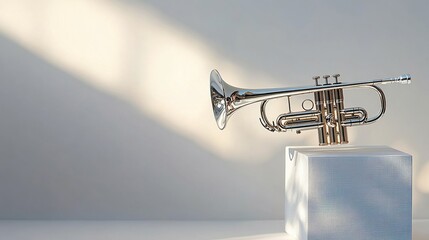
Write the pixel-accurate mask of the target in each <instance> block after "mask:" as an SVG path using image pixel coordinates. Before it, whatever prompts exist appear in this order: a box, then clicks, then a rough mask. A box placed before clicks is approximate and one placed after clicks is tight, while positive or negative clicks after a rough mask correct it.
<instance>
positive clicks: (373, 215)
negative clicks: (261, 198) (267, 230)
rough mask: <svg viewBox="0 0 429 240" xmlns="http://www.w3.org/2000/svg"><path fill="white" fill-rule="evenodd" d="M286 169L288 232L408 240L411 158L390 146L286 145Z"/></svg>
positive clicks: (308, 237)
mask: <svg viewBox="0 0 429 240" xmlns="http://www.w3.org/2000/svg"><path fill="white" fill-rule="evenodd" d="M285 165H286V171H285V173H286V183H285V190H286V198H285V199H286V205H285V218H286V219H285V220H286V222H285V230H286V232H287V233H288V234H290V235H292V236H295V237H297V238H298V239H299V240H331V239H332V240H334V239H335V240H344V239H347V240H354V239H356V240H362V239H374V240H381V239H386V240H396V239H397V240H411V234H412V232H411V223H412V222H411V221H412V179H411V176H412V158H411V155H409V154H406V153H403V152H400V151H397V150H395V149H392V148H389V147H287V148H286V164H285Z"/></svg>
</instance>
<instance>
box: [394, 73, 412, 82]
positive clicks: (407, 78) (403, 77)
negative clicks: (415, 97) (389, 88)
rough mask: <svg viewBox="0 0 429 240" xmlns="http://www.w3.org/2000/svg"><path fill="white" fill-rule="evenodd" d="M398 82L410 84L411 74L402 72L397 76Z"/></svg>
mask: <svg viewBox="0 0 429 240" xmlns="http://www.w3.org/2000/svg"><path fill="white" fill-rule="evenodd" d="M397 81H398V82H400V83H402V84H410V83H411V75H410V74H403V75H401V76H399V77H398V80H397Z"/></svg>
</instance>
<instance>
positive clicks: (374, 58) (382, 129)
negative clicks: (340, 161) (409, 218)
mask: <svg viewBox="0 0 429 240" xmlns="http://www.w3.org/2000/svg"><path fill="white" fill-rule="evenodd" d="M428 7H429V4H427V3H426V2H425V1H377V2H374V1H367V2H366V3H357V2H354V3H351V2H343V1H323V2H319V1H314V2H306V3H305V4H304V3H299V2H298V1H296V2H290V1H288V2H280V1H279V2H273V1H270V2H267V1H264V2H259V3H253V2H249V1H234V2H228V1H210V2H208V1H204V2H193V1H187V2H184V1H181V2H180V3H179V2H178V1H131V0H130V1H113V0H110V1H108V0H106V1H101V0H100V1H91V2H88V1H83V0H82V1H80V0H78V1H48V0H45V1H43V0H41V1H26V0H18V1H16V0H15V1H12V0H2V1H0V53H1V54H0V110H1V113H2V114H1V117H0V192H1V198H0V218H2V219H10V218H13V219H36V218H43V219H273V218H277V219H280V218H282V217H283V216H282V214H283V193H282V191H283V174H284V170H283V167H284V164H283V154H284V146H289V145H315V144H317V142H316V138H317V136H316V132H305V133H303V134H301V135H296V134H294V133H286V134H274V133H270V132H268V131H266V130H264V129H263V128H262V127H260V126H259V121H258V117H259V116H258V106H257V105H255V106H252V107H250V106H249V107H248V108H247V110H241V111H239V112H237V113H236V114H235V116H233V117H232V118H231V121H230V122H229V123H228V126H227V128H226V129H225V130H224V131H222V132H221V131H219V130H218V129H217V127H216V125H215V122H214V120H213V117H212V113H211V108H210V99H209V91H208V82H209V73H210V70H211V69H212V68H217V69H218V70H219V71H220V72H221V74H222V76H223V77H224V78H225V80H226V81H228V82H229V83H230V84H233V85H236V86H240V87H249V88H260V87H283V86H303V85H311V84H312V83H313V82H312V80H311V77H312V76H313V75H324V74H334V73H340V74H341V75H342V77H341V79H342V80H344V81H358V80H370V79H374V78H381V77H392V76H397V75H399V74H402V73H410V74H411V75H412V77H413V83H412V84H411V85H407V86H403V85H387V86H383V89H384V90H385V93H386V96H387V100H388V109H387V113H386V115H385V117H384V118H382V119H381V120H380V121H378V122H377V123H375V124H373V125H370V126H366V127H358V128H352V129H350V130H349V134H350V140H351V142H352V143H353V144H355V145H389V146H392V147H394V148H397V149H399V150H402V151H405V152H408V153H410V154H412V155H413V156H414V186H415V188H414V189H415V191H414V217H415V218H429V208H428V207H427V206H429V161H428V160H427V159H426V158H425V154H424V151H425V150H426V149H425V148H426V136H427V135H428V133H429V130H428V128H426V127H424V124H425V122H426V119H427V116H428V114H427V111H426V109H427V106H426V102H427V93H426V92H427V90H429V83H428V82H427V81H426V79H427V77H428V73H429V72H428V70H427V66H426V65H427V64H428V62H429V47H428V44H427V43H428V42H429V41H428V40H429V30H428V28H427V23H428V22H429V16H428V15H427V14H426V10H427V8H428ZM346 94H347V95H348V96H349V97H348V98H346V105H349V106H355V105H362V106H365V107H367V108H368V109H369V110H370V111H372V112H374V111H375V110H376V108H377V106H376V104H375V103H377V102H376V101H374V100H376V98H375V97H374V96H373V95H372V94H371V95H370V94H369V93H368V92H366V91H358V92H356V93H350V92H347V93H346ZM299 104H300V103H298V102H296V103H294V104H293V105H294V107H296V106H298V105H299ZM377 104H378V103H377ZM279 105H281V104H279ZM283 105H284V104H283ZM273 115H275V114H273Z"/></svg>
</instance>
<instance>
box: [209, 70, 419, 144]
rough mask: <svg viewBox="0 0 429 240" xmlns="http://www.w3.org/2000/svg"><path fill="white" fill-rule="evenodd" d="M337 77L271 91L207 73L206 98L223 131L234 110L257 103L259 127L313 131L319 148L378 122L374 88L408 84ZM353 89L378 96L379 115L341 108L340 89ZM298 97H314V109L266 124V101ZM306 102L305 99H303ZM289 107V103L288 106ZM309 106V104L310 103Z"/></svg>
mask: <svg viewBox="0 0 429 240" xmlns="http://www.w3.org/2000/svg"><path fill="white" fill-rule="evenodd" d="M339 76H340V75H339V74H336V75H333V77H334V78H335V82H334V83H329V77H330V76H329V75H325V76H323V78H324V79H325V83H324V84H319V83H318V79H319V78H320V77H319V76H316V77H314V78H313V79H314V80H315V81H316V85H315V86H307V87H296V88H271V89H243V88H237V87H234V86H231V85H229V84H228V83H226V82H225V81H224V80H223V79H222V77H221V76H220V74H219V72H218V71H217V70H212V72H211V74H210V96H211V101H212V108H213V113H214V117H215V120H216V123H217V125H218V127H219V129H221V130H222V129H224V128H225V126H226V123H227V120H228V119H229V117H230V116H231V114H232V113H234V112H235V111H236V110H237V109H239V108H241V107H244V106H246V105H249V104H252V103H256V102H261V108H260V112H261V118H260V119H259V120H260V121H261V124H262V126H264V127H265V128H266V129H267V130H269V131H272V132H286V131H287V130H289V129H290V130H296V132H297V133H300V132H301V131H302V130H309V129H317V130H318V133H319V145H334V144H344V143H348V136H347V127H350V126H356V125H364V124H370V123H373V122H375V121H376V120H378V119H379V118H380V117H381V116H383V114H384V113H385V111H386V97H385V96H384V93H383V91H382V90H381V89H380V88H379V87H378V86H376V85H377V84H386V83H403V84H409V83H411V76H410V75H408V74H404V75H401V76H399V77H395V78H384V79H377V80H370V81H362V82H354V83H341V82H339V81H338V77H339ZM354 87H367V88H370V89H372V90H374V91H376V92H377V93H378V96H379V98H380V110H379V113H378V114H377V115H376V116H374V117H371V118H369V117H368V114H367V111H366V110H365V109H364V108H361V107H354V108H344V95H343V89H347V88H354ZM302 94H314V102H315V104H314V105H315V106H316V109H315V110H313V107H314V106H312V107H311V108H305V107H304V105H305V103H304V102H303V103H302V106H303V108H304V111H299V112H291V111H290V109H289V112H288V113H284V114H280V115H279V116H278V117H277V119H276V121H272V122H270V121H269V120H268V118H267V115H266V111H265V107H266V105H267V103H268V101H269V100H271V99H274V98H281V97H287V98H288V101H289V100H290V97H291V96H295V95H302ZM304 101H308V99H306V100H304ZM289 104H290V103H289ZM311 105H313V103H312V104H311Z"/></svg>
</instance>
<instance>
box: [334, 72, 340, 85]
mask: <svg viewBox="0 0 429 240" xmlns="http://www.w3.org/2000/svg"><path fill="white" fill-rule="evenodd" d="M332 77H334V78H335V83H338V77H340V74H338V73H337V74H334V75H332Z"/></svg>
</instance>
